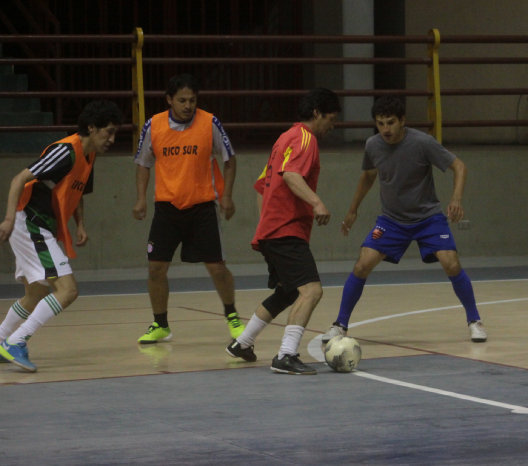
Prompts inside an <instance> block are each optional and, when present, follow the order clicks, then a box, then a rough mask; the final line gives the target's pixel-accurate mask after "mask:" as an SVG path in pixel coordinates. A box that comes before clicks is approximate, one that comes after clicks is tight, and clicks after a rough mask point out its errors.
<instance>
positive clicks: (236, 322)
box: [226, 312, 246, 339]
mask: <svg viewBox="0 0 528 466" xmlns="http://www.w3.org/2000/svg"><path fill="white" fill-rule="evenodd" d="M226 323H227V326H228V327H229V333H230V334H231V338H233V339H235V338H237V337H239V336H240V335H242V332H243V331H244V329H245V328H246V327H245V326H244V324H243V323H242V322H240V318H239V317H238V313H237V312H232V313H231V314H229V315H228V316H227V318H226Z"/></svg>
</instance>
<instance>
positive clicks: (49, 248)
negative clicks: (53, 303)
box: [9, 210, 72, 285]
mask: <svg viewBox="0 0 528 466" xmlns="http://www.w3.org/2000/svg"><path fill="white" fill-rule="evenodd" d="M34 228H35V231H30V230H29V229H28V226H27V224H26V213H25V212H24V211H23V210H21V211H19V212H17V214H16V218H15V227H14V228H13V232H12V233H11V236H10V237H9V244H10V245H11V248H12V249H13V252H14V254H15V259H16V271H15V278H16V279H17V280H20V281H21V280H22V278H23V277H25V278H26V280H27V282H28V283H34V282H39V283H41V284H43V285H47V284H48V283H47V280H48V279H51V278H58V277H62V276H63V275H70V274H71V273H72V269H71V267H70V263H69V262H68V257H67V256H66V255H65V254H64V252H63V251H62V249H61V247H60V246H59V244H58V243H57V238H55V236H53V234H52V233H51V232H50V231H48V230H46V229H45V228H38V227H34ZM32 230H33V229H32Z"/></svg>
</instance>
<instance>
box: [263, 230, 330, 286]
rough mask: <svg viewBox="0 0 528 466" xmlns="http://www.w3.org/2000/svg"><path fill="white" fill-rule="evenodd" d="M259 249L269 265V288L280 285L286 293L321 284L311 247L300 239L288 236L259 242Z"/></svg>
mask: <svg viewBox="0 0 528 466" xmlns="http://www.w3.org/2000/svg"><path fill="white" fill-rule="evenodd" d="M259 249H260V252H261V253H262V255H263V256H264V259H266V262H267V264H268V272H269V280H268V287H269V288H271V289H274V288H276V287H277V285H278V284H279V283H280V284H281V286H282V288H283V289H284V291H285V292H286V293H289V292H290V291H293V290H296V289H297V288H299V287H300V286H302V285H306V284H307V283H312V282H320V281H321V279H320V278H319V273H318V271H317V266H316V264H315V260H314V258H313V255H312V252H311V251H310V246H309V245H308V243H307V242H306V241H305V240H303V239H300V238H297V237H294V236H287V237H285V238H274V239H267V240H262V241H259Z"/></svg>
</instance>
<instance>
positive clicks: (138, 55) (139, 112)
mask: <svg viewBox="0 0 528 466" xmlns="http://www.w3.org/2000/svg"><path fill="white" fill-rule="evenodd" d="M134 37H135V41H134V43H133V44H132V58H133V63H132V91H133V92H134V96H133V97H132V124H133V125H134V129H133V130H132V151H133V152H134V151H136V149H137V146H138V142H139V135H140V133H141V129H142V128H143V125H144V124H145V94H144V89H143V29H141V28H136V29H135V30H134Z"/></svg>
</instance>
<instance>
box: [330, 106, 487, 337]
mask: <svg viewBox="0 0 528 466" xmlns="http://www.w3.org/2000/svg"><path fill="white" fill-rule="evenodd" d="M372 118H373V119H374V121H375V124H376V128H377V129H378V134H376V135H375V136H372V137H370V138H369V139H368V140H367V143H366V145H365V155H364V158H363V166H362V169H363V171H362V173H361V176H360V179H359V184H358V186H357V188H356V192H355V194H354V197H353V198H352V203H351V205H350V207H349V209H348V212H347V214H346V216H345V219H344V221H343V223H342V225H341V231H342V232H343V234H344V235H345V236H346V235H348V232H349V231H350V228H351V227H352V225H353V223H354V222H355V221H356V218H357V211H358V208H359V206H360V204H361V202H362V201H363V199H364V198H365V196H366V195H367V193H368V192H369V190H370V188H371V187H372V185H373V184H374V181H375V180H376V178H377V177H378V175H379V183H380V196H381V205H382V215H380V216H379V217H378V218H377V220H376V225H375V226H374V228H373V229H372V230H371V231H370V232H369V234H368V235H367V238H366V239H365V241H364V242H363V244H362V246H361V251H360V255H359V259H358V260H357V262H356V264H355V266H354V270H353V272H352V273H351V274H350V276H349V277H348V279H347V281H346V283H345V286H344V289H343V296H342V298H341V306H340V309H339V314H338V316H337V320H336V321H335V322H334V323H333V325H332V326H331V327H330V329H329V330H328V331H327V332H326V333H325V334H324V335H323V343H326V342H328V341H329V340H330V339H331V338H332V337H334V336H337V335H345V334H346V331H347V328H348V322H349V320H350V315H351V313H352V311H353V309H354V307H355V305H356V303H357V302H358V301H359V299H360V297H361V294H362V292H363V287H364V285H365V282H366V279H367V277H368V275H369V274H370V272H372V270H374V268H375V267H376V266H377V265H378V264H379V263H380V262H381V261H382V260H385V261H388V262H392V263H394V264H397V263H398V262H399V261H400V259H401V257H402V256H403V254H404V253H405V251H406V250H407V248H408V247H409V245H410V244H411V242H412V241H416V242H417V243H418V247H419V249H420V254H421V256H422V260H423V261H424V262H437V261H439V262H440V264H441V265H442V268H443V269H444V271H445V273H446V275H447V276H448V278H449V280H450V281H451V283H452V285H453V289H454V291H455V294H456V295H457V297H458V298H459V299H460V302H461V303H462V305H463V306H464V309H465V311H466V318H467V323H468V326H469V331H470V336H471V340H472V341H474V342H484V341H486V339H487V334H486V331H485V330H484V327H483V325H482V323H481V321H480V315H479V312H478V310H477V306H476V302H475V296H474V294H473V286H472V284H471V280H470V279H469V277H468V276H467V274H466V272H465V271H464V270H463V269H462V266H461V265H460V261H459V259H458V254H457V251H456V245H455V241H454V239H453V234H452V233H451V230H450V228H449V225H448V219H449V220H451V221H452V222H458V221H460V220H461V219H462V218H463V216H464V210H463V208H462V194H463V192H464V185H465V181H466V166H465V165H464V163H463V162H462V161H461V160H460V159H459V158H458V157H456V156H455V155H454V154H452V153H451V152H449V151H448V150H447V149H445V148H444V147H443V146H442V145H441V144H439V143H438V142H437V141H436V140H435V139H434V138H433V137H432V136H429V135H427V134H425V133H423V132H421V131H418V130H415V129H412V128H407V127H406V126H405V106H404V104H403V102H402V101H401V100H400V99H399V98H397V97H393V96H385V97H381V98H379V99H378V100H376V102H375V103H374V106H373V107H372ZM433 166H435V167H437V168H439V169H440V170H442V171H444V172H445V171H446V170H447V169H448V168H449V169H450V170H451V171H452V172H453V177H454V183H453V184H454V186H453V193H452V196H451V200H450V201H449V204H448V206H447V217H446V215H444V214H443V213H442V207H441V205H440V202H439V201H438V198H437V196H436V191H435V186H434V180H433Z"/></svg>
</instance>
